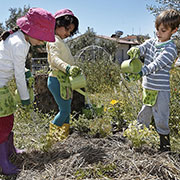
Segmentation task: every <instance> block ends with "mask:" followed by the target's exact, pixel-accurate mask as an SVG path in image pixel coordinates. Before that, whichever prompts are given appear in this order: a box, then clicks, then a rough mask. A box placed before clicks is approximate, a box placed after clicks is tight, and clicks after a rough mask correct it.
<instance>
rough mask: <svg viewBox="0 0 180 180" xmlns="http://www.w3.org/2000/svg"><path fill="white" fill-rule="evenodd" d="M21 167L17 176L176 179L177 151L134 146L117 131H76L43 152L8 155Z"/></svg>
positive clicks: (21, 179)
mask: <svg viewBox="0 0 180 180" xmlns="http://www.w3.org/2000/svg"><path fill="white" fill-rule="evenodd" d="M12 160H13V161H14V162H15V164H16V165H17V166H18V167H19V168H21V172H20V173H19V174H18V175H17V176H9V177H5V176H4V178H3V179H17V180H72V179H86V180H89V179H92V180H95V179H103V180H105V179H108V180H110V179H112V180H180V154H178V153H171V154H169V153H160V152H158V150H157V149H154V148H150V147H146V146H144V147H142V148H141V149H134V148H132V147H131V143H130V142H129V141H128V140H127V139H125V138H124V137H123V136H122V133H121V132H118V133H116V134H114V135H113V136H110V137H107V138H89V137H86V136H82V135H81V136H80V135H79V134H77V133H75V132H74V133H73V134H71V135H70V136H69V137H68V139H66V140H65V141H64V142H58V143H57V144H55V145H54V146H53V148H52V149H51V150H49V151H47V152H44V151H37V150H32V151H28V152H26V153H24V154H22V155H16V156H14V157H12Z"/></svg>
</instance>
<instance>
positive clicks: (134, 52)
mask: <svg viewBox="0 0 180 180" xmlns="http://www.w3.org/2000/svg"><path fill="white" fill-rule="evenodd" d="M127 54H128V55H129V56H130V59H134V58H139V56H140V50H139V48H138V47H132V48H131V49H129V50H128V52H127Z"/></svg>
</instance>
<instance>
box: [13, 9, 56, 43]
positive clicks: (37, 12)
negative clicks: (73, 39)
mask: <svg viewBox="0 0 180 180" xmlns="http://www.w3.org/2000/svg"><path fill="white" fill-rule="evenodd" d="M16 23H17V25H18V27H19V28H20V29H21V30H22V31H23V32H24V33H26V34H27V35H29V36H31V37H32V38H34V39H38V40H42V41H49V42H54V41H55V37H54V28H55V18H54V16H53V15H52V14H51V13H50V12H48V11H46V10H44V9H42V8H30V9H29V11H28V12H27V14H26V15H25V16H23V17H21V18H19V19H17V22H16Z"/></svg>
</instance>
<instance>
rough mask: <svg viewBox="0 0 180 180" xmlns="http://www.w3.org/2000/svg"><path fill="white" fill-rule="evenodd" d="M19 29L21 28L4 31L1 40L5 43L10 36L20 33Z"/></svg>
mask: <svg viewBox="0 0 180 180" xmlns="http://www.w3.org/2000/svg"><path fill="white" fill-rule="evenodd" d="M19 29H20V28H19V27H15V28H13V29H12V30H10V31H4V32H3V33H2V34H1V36H0V40H3V41H5V40H6V39H7V37H8V36H9V35H10V34H13V33H14V32H16V31H18V30H19Z"/></svg>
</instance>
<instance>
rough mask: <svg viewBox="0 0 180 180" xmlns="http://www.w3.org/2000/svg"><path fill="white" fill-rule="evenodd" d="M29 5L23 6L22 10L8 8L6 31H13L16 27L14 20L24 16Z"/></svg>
mask: <svg viewBox="0 0 180 180" xmlns="http://www.w3.org/2000/svg"><path fill="white" fill-rule="evenodd" d="M29 8H30V7H29V5H28V6H27V7H26V6H24V7H23V9H21V8H18V9H17V8H10V9H9V11H10V16H9V19H8V20H7V21H5V23H6V29H7V30H10V29H13V28H14V27H15V26H16V20H17V19H18V18H20V17H22V16H24V15H25V14H26V13H27V12H28V10H29Z"/></svg>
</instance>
